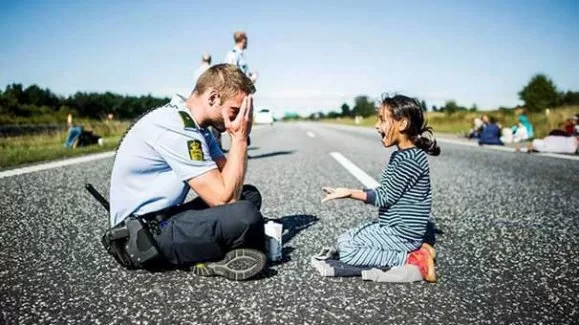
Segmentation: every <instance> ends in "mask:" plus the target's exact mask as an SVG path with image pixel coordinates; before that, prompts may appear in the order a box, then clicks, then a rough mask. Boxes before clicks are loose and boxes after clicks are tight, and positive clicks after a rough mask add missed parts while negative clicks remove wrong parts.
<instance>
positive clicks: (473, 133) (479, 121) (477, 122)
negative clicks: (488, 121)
mask: <svg viewBox="0 0 579 325" xmlns="http://www.w3.org/2000/svg"><path fill="white" fill-rule="evenodd" d="M485 117H486V114H483V115H482V116H481V118H478V117H477V118H475V119H474V121H473V128H472V129H471V130H470V132H469V133H468V136H467V138H469V139H478V138H480V135H481V133H482V130H483V129H484V126H485V122H484V119H485Z"/></svg>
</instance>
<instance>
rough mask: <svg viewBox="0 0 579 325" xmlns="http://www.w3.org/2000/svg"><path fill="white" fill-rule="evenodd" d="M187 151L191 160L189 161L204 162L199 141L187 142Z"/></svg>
mask: <svg viewBox="0 0 579 325" xmlns="http://www.w3.org/2000/svg"><path fill="white" fill-rule="evenodd" d="M187 151H188V152H189V158H191V160H198V161H202V160H205V156H204V155H203V148H202V147H201V141H199V140H189V141H187Z"/></svg>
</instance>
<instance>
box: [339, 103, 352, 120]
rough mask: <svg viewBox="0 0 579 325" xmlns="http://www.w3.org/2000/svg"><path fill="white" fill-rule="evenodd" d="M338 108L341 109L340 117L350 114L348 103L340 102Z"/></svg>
mask: <svg viewBox="0 0 579 325" xmlns="http://www.w3.org/2000/svg"><path fill="white" fill-rule="evenodd" d="M340 109H341V110H342V117H349V116H351V115H352V111H351V110H350V106H348V104H346V103H344V104H342V107H341V108H340Z"/></svg>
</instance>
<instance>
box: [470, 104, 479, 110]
mask: <svg viewBox="0 0 579 325" xmlns="http://www.w3.org/2000/svg"><path fill="white" fill-rule="evenodd" d="M469 111H471V112H478V106H476V104H475V103H473V104H472V107H471V108H470V109H469Z"/></svg>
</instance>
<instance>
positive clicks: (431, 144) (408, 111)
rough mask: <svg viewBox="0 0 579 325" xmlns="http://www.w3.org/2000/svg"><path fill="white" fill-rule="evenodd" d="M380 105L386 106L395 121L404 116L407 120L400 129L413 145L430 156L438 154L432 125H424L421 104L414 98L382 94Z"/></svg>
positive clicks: (438, 149) (438, 148) (438, 150)
mask: <svg viewBox="0 0 579 325" xmlns="http://www.w3.org/2000/svg"><path fill="white" fill-rule="evenodd" d="M381 107H385V108H388V109H389V110H390V111H391V112H392V116H393V117H394V119H395V120H396V121H400V120H401V119H403V118H405V119H406V120H407V121H408V125H407V126H406V129H405V130H404V131H402V133H404V134H405V135H406V136H407V137H408V138H409V139H410V141H412V143H414V145H415V146H416V147H418V148H420V149H422V150H424V151H425V152H426V153H427V154H429V155H432V156H438V155H440V147H439V146H438V145H437V144H436V140H435V139H434V135H433V134H432V127H430V126H428V125H426V121H425V120H424V113H423V111H422V109H423V108H422V105H421V104H420V102H419V101H418V100H417V99H415V98H410V97H406V96H403V95H395V96H389V95H384V96H382V102H381Z"/></svg>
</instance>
